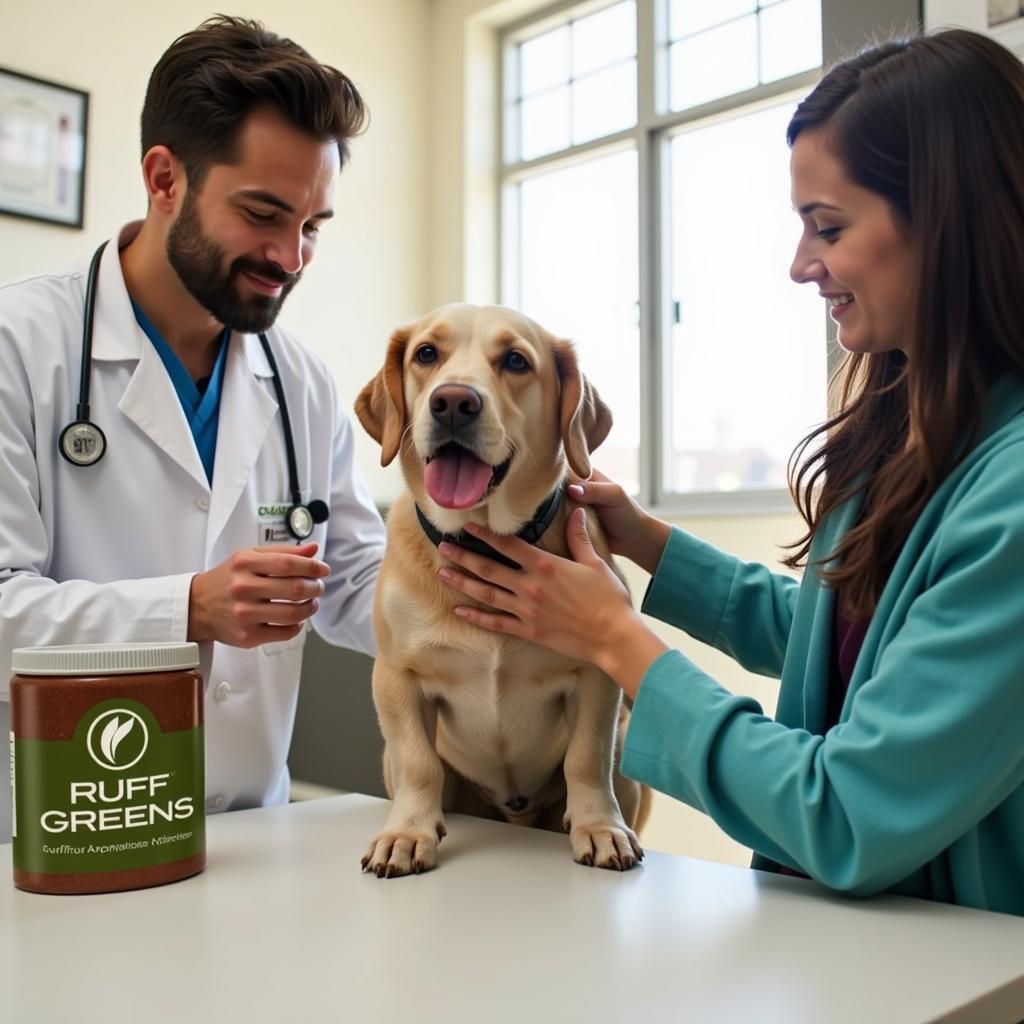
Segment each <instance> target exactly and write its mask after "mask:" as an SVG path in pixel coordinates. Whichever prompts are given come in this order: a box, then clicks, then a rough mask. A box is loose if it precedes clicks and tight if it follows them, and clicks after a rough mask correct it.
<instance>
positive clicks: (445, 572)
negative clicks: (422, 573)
mask: <svg viewBox="0 0 1024 1024" xmlns="http://www.w3.org/2000/svg"><path fill="white" fill-rule="evenodd" d="M437 575H438V576H440V577H441V579H443V580H450V579H452V578H453V577H454V576H455V573H453V572H452V571H451V569H438V570H437Z"/></svg>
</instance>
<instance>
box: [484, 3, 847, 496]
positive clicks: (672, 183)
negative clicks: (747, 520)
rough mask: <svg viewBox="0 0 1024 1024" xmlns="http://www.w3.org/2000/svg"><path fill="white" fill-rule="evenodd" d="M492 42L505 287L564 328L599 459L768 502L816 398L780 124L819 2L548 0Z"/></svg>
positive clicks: (808, 310)
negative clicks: (600, 400)
mask: <svg viewBox="0 0 1024 1024" xmlns="http://www.w3.org/2000/svg"><path fill="white" fill-rule="evenodd" d="M838 2H839V0H825V6H826V7H827V6H828V4H829V3H838ZM503 44H504V51H505V59H504V75H503V89H502V95H503V132H502V137H503V140H504V143H503V159H502V171H501V175H502V181H501V185H502V189H501V193H502V220H501V224H502V229H501V236H502V240H501V266H502V301H503V302H506V303H508V304H509V305H513V306H516V307H518V308H520V309H522V310H523V312H524V313H526V314H527V315H529V316H532V317H533V318H534V319H536V320H538V321H539V322H540V323H542V324H543V325H544V326H545V327H547V328H549V329H550V330H552V331H554V332H555V333H556V334H559V335H561V336H563V337H569V338H571V339H572V340H573V341H574V343H575V344H576V346H577V349H578V350H579V353H580V359H581V365H582V367H583V369H584V372H586V374H587V375H588V376H589V377H590V379H591V381H592V382H593V383H594V385H595V387H596V388H597V390H598V391H599V392H600V393H601V395H602V396H603V397H604V398H605V400H606V401H607V402H608V404H609V406H610V407H611V408H612V411H613V413H614V416H615V426H614V428H613V430H612V433H611V435H610V436H609V438H608V440H607V441H606V442H605V444H604V446H602V448H601V450H600V452H599V453H598V455H597V459H596V461H597V464H598V465H599V466H600V467H601V469H603V470H604V471H605V472H606V473H608V474H609V475H610V476H612V477H614V478H615V479H617V480H618V481H620V482H621V483H623V484H624V485H626V486H628V487H629V488H630V489H632V490H633V492H634V493H636V494H638V495H640V497H641V499H642V500H643V501H644V502H645V503H647V504H652V505H657V506H659V507H662V508H666V507H667V508H669V509H672V508H674V509H676V510H699V509H711V508H714V509H716V510H719V511H722V510H737V509H740V508H743V507H762V508H763V507H783V505H784V503H785V502H786V501H787V500H788V499H786V497H785V487H786V463H787V460H788V458H789V454H790V452H791V451H792V450H793V448H794V446H795V445H796V443H797V442H798V441H799V440H800V438H801V437H802V436H803V435H804V434H805V433H807V431H808V430H810V429H811V428H812V427H813V426H815V425H816V424H818V423H820V422H821V421H822V420H823V419H824V417H825V412H826V408H825V395H826V372H827V366H826V362H827V360H826V351H827V347H826V342H827V339H826V333H827V331H826V323H827V319H826V311H825V309H824V305H823V303H822V302H821V300H820V299H819V298H818V297H817V295H816V293H815V291H814V290H813V289H812V288H807V287H804V288H799V287H797V286H796V285H794V284H793V283H792V282H791V281H790V280H789V277H788V272H789V265H790V262H791V260H792V256H793V249H794V248H795V245H796V241H797V238H798V237H799V232H800V224H799V220H798V218H797V217H796V215H795V214H794V213H793V212H792V210H791V208H790V195H789V192H790V186H789V149H788V147H787V146H786V144H785V127H786V124H787V122H788V119H789V117H790V115H791V113H792V111H793V109H794V106H795V103H796V101H797V99H798V98H799V96H800V95H801V94H804V93H806V92H807V91H808V90H809V88H810V87H811V86H812V85H813V83H814V81H815V80H816V79H817V76H818V75H819V74H820V66H821V61H822V3H821V2H820V0H774V2H760V3H759V2H757V0H714V2H712V0H618V2H608V0H604V2H589V3H576V4H563V5H561V6H559V7H557V8H554V9H549V10H548V11H547V12H545V13H544V14H543V15H540V16H538V17H535V18H532V19H530V20H529V21H527V22H524V23H521V24H518V25H515V26H512V27H510V29H509V30H508V31H507V32H506V33H505V35H504V36H503Z"/></svg>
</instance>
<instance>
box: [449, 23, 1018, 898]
mask: <svg viewBox="0 0 1024 1024" xmlns="http://www.w3.org/2000/svg"><path fill="white" fill-rule="evenodd" d="M788 140H789V143H790V146H791V147H792V178H793V199H794V206H795V207H796V208H797V210H798V212H799V215H800V217H801V220H802V223H803V235H802V237H801V240H800V243H799V246H798V248H797V253H796V258H795V260H794V262H793V266H792V271H791V274H792V277H793V279H794V280H795V281H797V282H803V283H809V284H813V285H815V286H816V287H817V288H818V290H819V292H820V293H821V294H822V295H823V296H825V297H826V298H827V300H828V301H829V302H830V304H831V306H832V315H833V316H834V318H835V319H836V321H837V323H838V325H839V331H838V334H839V342H840V344H841V345H842V347H843V348H844V349H845V350H846V351H847V353H848V355H847V358H846V361H845V364H844V367H843V369H842V371H841V375H840V377H841V388H840V391H839V399H840V400H839V406H838V408H839V411H838V413H837V414H836V415H835V416H834V418H833V419H831V420H830V421H829V422H828V423H826V424H824V425H823V426H822V427H820V428H819V429H817V430H816V431H814V432H812V433H811V434H810V435H809V436H808V437H807V438H805V439H804V441H803V442H802V443H801V445H800V446H799V447H798V449H797V453H796V454H797V455H798V456H801V457H802V456H808V457H807V458H803V459H802V460H796V459H795V460H794V466H796V465H797V464H798V462H800V463H801V465H800V468H799V469H798V470H794V472H793V473H792V474H791V485H792V489H793V492H794V497H795V499H796V501H797V504H798V507H799V509H800V512H801V514H802V516H803V518H804V519H805V521H806V523H807V532H806V535H805V536H804V537H803V538H802V539H801V540H800V541H798V542H796V543H795V544H793V545H792V547H793V549H795V550H794V551H793V553H792V555H791V557H789V558H788V559H787V560H786V564H788V565H789V566H791V567H797V566H804V567H806V571H805V572H804V575H803V580H802V582H801V583H799V584H798V583H797V582H796V581H794V580H791V579H790V578H788V577H785V576H782V575H776V574H774V573H772V572H770V571H769V570H768V569H766V568H764V567H763V566H759V565H751V564H744V563H742V562H740V561H738V560H737V559H735V558H733V557H731V556H729V555H726V554H724V553H722V552H719V551H717V550H715V549H713V548H711V547H709V546H707V545H705V544H703V543H702V542H700V541H699V540H697V539H696V538H694V537H691V536H688V535H687V534H685V533H683V532H682V531H680V530H677V529H672V528H670V527H669V526H668V525H667V524H665V523H663V522H660V521H659V520H657V519H655V518H654V517H653V516H651V515H649V514H648V513H646V512H644V511H643V510H642V509H640V508H639V506H637V505H636V504H635V503H634V502H633V501H631V500H630V499H629V498H628V497H627V496H626V495H625V494H624V493H623V491H622V489H621V488H619V487H617V486H615V485H614V484H612V483H610V482H608V481H606V480H604V479H603V478H597V479H595V480H591V481H588V482H586V483H585V484H584V485H583V486H578V485H574V486H572V487H570V493H571V495H572V496H573V497H574V498H575V499H576V500H577V501H578V502H580V503H583V504H589V505H592V506H594V507H595V509H596V511H597V513H598V515H599V516H600V519H601V523H602V526H603V527H604V529H605V532H606V533H607V535H608V537H609V541H610V543H611V546H612V550H613V551H614V552H615V553H616V554H619V555H623V556H625V557H627V558H631V559H632V560H633V561H635V562H636V563H637V564H638V565H640V566H641V567H642V568H644V569H646V570H647V571H648V572H650V573H652V574H653V579H652V581H651V585H650V588H649V590H648V592H647V595H646V597H645V601H644V611H646V612H648V613H649V614H651V615H654V616H656V617H658V618H661V619H663V620H664V621H667V622H670V623H672V624H674V625H677V626H679V627H681V628H683V629H685V630H686V631H687V632H688V633H689V634H691V635H692V636H694V637H696V638H697V639H699V640H702V641H704V642H706V643H709V644H712V645H714V646H715V647H717V648H719V649H720V650H723V651H725V652H726V653H728V654H730V655H731V656H732V657H734V658H735V659H736V660H737V661H739V662H740V663H741V664H742V665H743V666H744V667H745V668H747V669H749V670H751V671H754V672H758V673H762V674H766V675H775V676H779V677H780V678H781V692H780V695H779V702H778V713H777V718H776V720H775V721H772V720H771V719H769V718H767V717H766V716H765V715H763V714H762V712H761V709H760V707H759V706H758V705H757V703H756V702H755V701H753V700H751V699H748V698H745V697H737V696H734V695H732V694H730V693H729V692H727V691H726V690H724V689H723V688H722V687H721V686H719V685H718V684H717V683H716V682H715V681H714V680H712V679H710V678H709V677H708V676H707V675H706V674H704V673H703V672H701V671H700V670H699V669H698V668H697V667H696V666H695V665H694V664H693V663H692V662H690V661H689V660H688V659H687V658H686V657H685V656H684V655H682V654H681V653H680V652H678V651H670V650H668V649H667V648H666V646H665V645H664V644H663V643H662V642H661V641H660V640H659V639H658V638H657V637H656V636H655V635H654V634H653V633H652V632H651V631H650V630H649V629H648V627H647V626H646V625H645V624H644V622H643V621H642V619H641V618H640V616H639V615H638V614H636V613H635V612H634V611H633V610H632V608H631V606H630V604H629V599H628V597H627V595H626V594H625V593H624V592H623V589H622V587H621V586H620V585H619V584H618V582H617V581H616V579H615V577H614V576H613V575H612V573H611V572H610V571H609V570H608V568H607V567H606V566H605V565H604V563H603V562H601V561H600V559H598V558H597V557H596V556H595V554H594V552H593V549H592V548H591V546H590V544H589V540H588V538H587V535H586V525H585V521H584V519H583V514H582V510H578V511H577V512H575V513H574V514H573V516H572V517H570V525H569V531H570V534H571V536H570V542H571V546H572V552H573V556H574V559H575V560H574V561H571V560H568V559H558V558H555V557H554V556H550V555H547V554H544V553H542V552H539V551H537V550H536V549H534V548H530V547H527V546H526V545H524V544H523V543H522V542H519V541H516V540H515V539H508V538H501V537H498V536H495V535H493V534H490V533H488V532H487V531H484V530H480V531H474V532H477V533H479V535H480V536H482V537H484V538H485V539H486V540H487V541H488V543H490V544H492V545H493V546H494V547H495V548H496V549H497V550H498V551H500V552H501V553H503V554H505V555H507V556H509V557H510V558H512V559H513V560H515V561H516V562H518V563H520V564H521V565H522V566H523V570H522V571H521V572H514V571H512V570H508V569H505V568H503V567H501V566H489V567H486V571H487V575H488V584H497V585H498V586H499V587H500V588H502V589H500V590H499V591H498V592H497V596H496V597H495V598H494V600H492V601H491V602H490V604H491V605H493V607H494V611H493V612H488V611H483V610H479V609H471V608H462V609H459V610H458V614H460V615H462V616H464V617H465V618H466V619H467V620H469V621H470V622H473V623H476V624H478V625H480V626H482V627H484V628H487V629H492V630H498V631H501V632H505V633H510V634H515V635H520V636H526V637H529V638H530V639H533V640H536V641H538V642H540V643H543V644H546V645H548V646H550V647H552V648H554V649H555V650H559V651H562V652H564V653H566V654H570V655H573V656H577V657H579V656H583V657H586V658H588V659H589V660H591V661H593V662H595V663H596V664H598V665H600V666H601V667H602V668H603V669H604V670H605V671H606V672H608V674H609V675H611V676H612V678H614V679H615V680H616V681H617V682H618V683H619V685H620V686H621V687H622V689H623V690H624V691H625V692H626V693H627V694H629V695H630V696H631V697H633V698H634V699H635V706H634V708H633V714H632V719H631V723H630V728H629V734H628V738H627V741H626V746H625V751H624V755H623V760H622V768H623V770H624V771H625V772H626V773H627V774H628V775H631V776H633V777H634V778H637V779H639V780H641V781H643V782H647V783H649V784H650V785H652V786H655V787H657V788H658V789H660V790H662V791H664V792H666V793H669V794H671V795H673V796H675V797H677V798H679V799H681V800H684V801H685V802H687V803H688V804H691V805H692V806H694V807H697V808H699V809H701V810H703V811H705V812H706V813H707V814H709V815H710V816H711V817H712V818H713V819H714V820H715V821H716V822H717V823H718V824H719V825H720V826H721V827H722V828H723V829H724V830H725V831H726V832H728V833H729V834H730V835H731V836H733V837H734V838H735V839H737V840H738V841H739V842H741V843H744V844H746V845H748V846H751V847H752V848H753V849H754V850H755V851H757V856H756V857H755V860H754V865H755V867H760V868H767V869H779V868H781V869H782V870H783V871H785V872H787V873H806V874H807V875H809V876H811V877H812V878H815V879H817V880H818V881H820V882H822V883H823V884H825V885H827V886H830V887H832V888H834V889H837V890H842V891H844V892H849V893H852V894H856V895H867V894H871V893H876V892H881V891H889V892H896V893H902V894H906V895H912V896H919V897H926V898H931V899H936V900H943V901H947V902H953V903H958V904H963V905H966V906H973V907H979V908H987V909H990V910H999V911H1004V912H1009V913H1017V914H1024V66H1022V65H1021V64H1020V63H1019V62H1018V61H1017V59H1016V58H1015V57H1014V56H1013V55H1012V54H1010V53H1009V52H1008V51H1006V50H1005V49H1003V48H1002V47H1000V46H999V45H998V44H996V43H994V42H993V41H991V40H989V39H988V38H987V37H984V36H981V35H977V34H974V33H971V32H966V31H959V30H955V31H947V32H941V33H939V34H937V35H934V36H930V37H918V38H914V39H911V40H909V41H900V42H889V43H885V44H882V45H880V46H877V47H874V48H872V49H869V50H867V51H866V52H864V53H862V54H860V55H858V56H856V57H854V58H852V59H851V60H848V61H846V62H844V63H842V64H840V65H838V66H837V67H835V68H834V69H832V70H831V71H830V72H829V73H828V74H827V75H826V76H825V78H824V79H823V80H822V81H821V82H820V84H819V85H818V86H817V87H816V88H815V90H814V91H813V92H812V93H811V95H810V96H809V97H808V98H807V99H805V100H804V101H803V102H802V103H801V104H800V106H799V108H798V109H797V112H796V114H795V115H794V117H793V119H792V121H791V123H790V126H789V132H788ZM452 560H453V561H455V562H457V563H458V565H459V566H460V569H446V570H442V575H444V574H446V573H447V575H448V577H449V582H450V584H451V585H452V586H454V587H457V588H458V589H459V590H461V591H463V592H464V593H466V594H468V595H470V596H473V597H479V596H480V595H481V594H483V593H484V590H483V589H482V585H481V584H480V583H479V581H477V580H475V579H474V578H473V576H471V575H468V574H467V573H466V572H464V571H461V569H465V570H469V572H470V573H472V571H473V570H474V567H476V568H477V569H479V568H480V560H479V558H478V557H477V556H474V555H470V554H469V553H468V552H465V551H462V550H455V551H454V552H453V555H452ZM538 583H539V584H540V586H537V584H538Z"/></svg>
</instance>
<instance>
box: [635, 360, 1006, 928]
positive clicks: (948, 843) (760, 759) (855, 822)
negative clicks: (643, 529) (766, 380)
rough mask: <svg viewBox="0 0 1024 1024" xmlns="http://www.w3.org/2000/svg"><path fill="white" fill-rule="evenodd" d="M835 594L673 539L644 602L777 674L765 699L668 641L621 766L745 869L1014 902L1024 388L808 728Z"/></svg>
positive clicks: (843, 522) (938, 503)
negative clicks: (679, 803) (690, 816)
mask: <svg viewBox="0 0 1024 1024" xmlns="http://www.w3.org/2000/svg"><path fill="white" fill-rule="evenodd" d="M856 504H857V503H856V502H851V503H850V504H849V505H848V506H846V507H844V508H842V509H839V510H838V511H837V512H836V514H835V515H834V516H833V517H832V521H831V522H829V523H826V524H825V526H824V528H823V529H822V530H821V531H820V532H819V535H818V536H817V538H816V539H815V543H814V546H813V549H812V552H811V558H812V560H813V559H816V558H819V557H822V556H824V555H827V553H828V552H829V551H831V550H834V547H835V544H836V541H837V538H838V537H840V536H841V535H842V534H843V532H844V531H845V530H847V529H849V527H850V525H851V523H852V521H853V519H854V517H855V516H856V514H857V507H856ZM833 605H834V591H833V590H831V589H829V588H826V587H823V586H822V585H821V583H820V582H819V580H818V578H817V574H816V573H815V572H814V571H813V570H808V571H807V572H806V573H805V574H804V577H803V580H802V582H799V583H798V582H797V581H795V580H793V579H790V578H789V577H786V576H783V575H780V574H776V573H773V572H770V571H769V570H768V569H767V568H765V567H764V566H761V565H755V564H750V563H745V562H742V561H740V560H739V559H736V558H734V557H732V556H730V555H727V554H724V553H723V552H721V551H718V550H716V549H714V548H712V547H710V546H708V545H707V544H704V543H702V542H701V541H699V540H697V539H696V538H694V537H691V536H689V535H688V534H686V533H683V532H682V531H680V530H676V531H674V532H673V533H672V535H671V537H670V539H669V541H668V543H667V545H666V547H665V551H664V553H663V554H662V558H661V562H660V564H659V566H658V569H657V572H656V573H655V575H654V577H653V578H652V580H651V584H650V587H649V588H648V591H647V595H646V597H645V599H644V604H643V610H644V611H645V612H647V613H649V614H651V615H653V616H655V617H657V618H659V619H661V620H663V621H664V622H668V623H671V624H672V625H675V626H678V627H680V628H681V629H683V630H685V631H686V632H687V633H689V634H690V635H691V636H693V637H694V638H696V639H697V640H700V641H702V642H704V643H707V644H710V645H712V646H713V647H716V648H717V649H719V650H721V651H723V652H725V653H726V654H728V655H730V656H731V657H733V658H735V659H736V661H738V662H739V663H740V664H741V665H742V666H743V667H744V668H746V669H748V670H750V671H752V672H757V673H760V674H762V675H767V676H774V677H777V678H781V689H780V692H779V700H778V710H777V714H776V718H775V720H774V721H773V720H772V719H770V718H768V717H767V716H765V715H764V714H763V712H762V710H761V707H760V705H758V703H757V702H756V701H754V700H753V699H751V698H749V697H740V696H736V695H734V694H732V693H730V692H728V691H727V690H725V689H723V688H722V687H721V686H720V685H719V684H718V683H716V682H715V681H714V680H713V679H711V678H710V677H709V676H707V675H706V674H705V673H704V672H702V671H701V670H700V669H699V668H697V666H696V665H694V664H693V662H692V661H690V660H689V659H687V658H686V657H685V656H684V655H683V654H681V653H680V652H679V651H669V652H666V653H665V654H663V655H662V656H661V657H660V658H658V660H657V661H655V662H654V664H653V665H652V666H651V667H650V668H649V669H648V671H647V673H646V675H645V676H644V678H643V681H642V683H641V685H640V690H639V693H638V695H637V699H636V703H635V705H634V707H633V712H632V718H631V720H630V723H629V730H628V734H627V738H626V744H625V749H624V751H623V758H622V770H623V771H624V772H625V774H627V775H629V776H630V777H632V778H634V779H638V780H639V781H641V782H646V783H648V784H649V785H651V786H653V787H655V788H656V789H659V790H661V791H662V792H664V793H668V794H670V795H671V796H674V797H676V798H678V799H680V800H683V801H685V802H686V803H688V804H690V805H691V806H693V807H696V808H697V809H698V810H701V811H704V812H705V813H707V814H708V815H710V816H711V817H712V818H713V819H714V821H715V822H716V823H717V824H718V825H719V826H720V827H721V828H722V829H723V830H724V831H725V832H727V833H728V834H729V835H731V836H732V837H733V838H734V839H736V840H738V841H739V842H740V843H743V844H744V845H746V846H749V847H751V848H753V849H754V850H755V851H756V855H755V858H754V867H758V868H768V869H771V868H772V867H773V865H772V863H771V862H772V861H774V862H779V863H782V864H786V865H789V866H790V867H792V868H797V869H799V870H802V871H804V872H805V873H806V874H808V875H810V876H811V877H812V878H814V879H817V880H818V881H819V882H821V883H823V884H824V885H827V886H829V887H830V888H833V889H837V890H841V891H843V892H847V893H850V894H853V895H857V896H867V895H870V894H872V893H877V892H883V891H887V892H893V893H901V894H904V895H909V896H918V897H924V898H929V899H935V900H942V901H945V902H949V903H957V904H962V905H964V906H970V907H978V908H983V909H988V910H998V911H1003V912H1006V913H1012V914H1024V380H1020V379H1018V378H1016V377H1013V378H1010V377H1007V378H1003V379H1002V380H1000V381H999V383H998V384H997V385H996V386H995V387H994V388H993V389H992V392H991V394H990V396H989V401H988V403H987V405H986V413H985V418H984V427H983V433H982V440H981V441H980V442H979V443H978V444H977V446H976V447H975V448H974V449H973V450H972V452H971V453H970V454H969V455H968V457H967V458H966V460H965V461H964V462H963V463H962V464H961V465H960V466H958V467H957V469H956V470H955V471H954V472H953V473H952V475H951V476H950V477H949V478H948V479H947V480H946V481H945V482H944V483H943V484H942V485H941V486H940V487H939V489H938V490H937V491H936V493H935V494H934V496H933V497H932V499H931V500H930V501H929V503H928V505H927V507H926V508H925V509H924V511H923V512H922V514H921V516H920V518H919V519H918V521H917V523H916V524H915V525H914V528H913V530H912V531H911V533H910V536H909V537H908V538H907V542H906V544H905V546H904V547H903V550H902V552H901V554H900V556H899V558H898V560H897V562H896V564H895V566H894V568H893V571H892V575H891V576H890V578H889V580H888V583H887V584H886V587H885V589H884V591H883V593H882V595H881V599H880V601H879V604H878V609H877V611H876V612H875V615H874V617H873V618H872V620H871V624H870V627H869V629H868V632H867V636H866V637H865V639H864V645H863V647H862V648H861V652H860V656H859V657H858V659H857V663H856V666H855V669H854V673H853V677H852V679H851V681H850V687H849V692H848V694H847V697H846V701H845V703H844V705H843V709H842V713H841V716H840V720H839V723H838V724H837V725H835V726H834V727H833V728H831V729H829V730H828V731H827V732H825V733H824V735H822V733H823V731H824V722H825V709H826V695H827V690H828V682H829V666H830V659H831V647H832V637H833Z"/></svg>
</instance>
